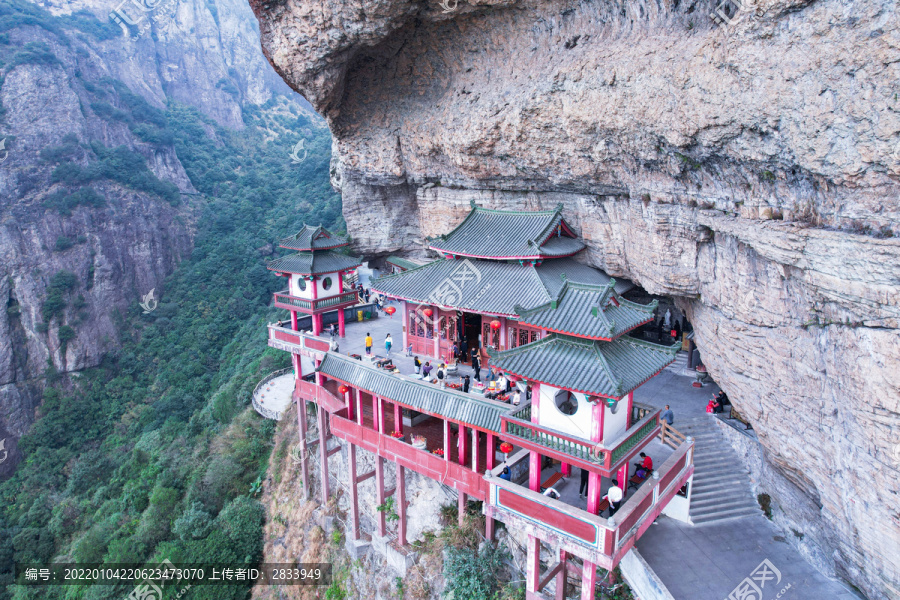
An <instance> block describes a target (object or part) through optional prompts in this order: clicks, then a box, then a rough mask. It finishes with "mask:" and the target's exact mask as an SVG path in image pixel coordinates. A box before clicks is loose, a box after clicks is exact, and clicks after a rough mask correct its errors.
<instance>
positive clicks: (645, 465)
mask: <svg viewBox="0 0 900 600" xmlns="http://www.w3.org/2000/svg"><path fill="white" fill-rule="evenodd" d="M641 459H642V460H641V462H636V463H634V468H635V470H636V471H637V470H639V469H643V470H644V471H646V472H647V473H649V472H650V471H652V470H653V459H652V458H650V457H649V456H647V455H646V454H645V453H644V452H641ZM643 478H644V476H643V475H642V476H641V479H643Z"/></svg>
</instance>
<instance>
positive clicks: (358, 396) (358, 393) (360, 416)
mask: <svg viewBox="0 0 900 600" xmlns="http://www.w3.org/2000/svg"><path fill="white" fill-rule="evenodd" d="M356 422H357V423H358V424H360V425H362V424H363V405H362V391H360V390H356Z"/></svg>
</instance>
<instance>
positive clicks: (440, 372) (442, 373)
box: [437, 363, 447, 387]
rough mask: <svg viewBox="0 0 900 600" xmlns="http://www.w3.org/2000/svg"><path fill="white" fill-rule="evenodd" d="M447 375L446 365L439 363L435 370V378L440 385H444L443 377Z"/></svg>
mask: <svg viewBox="0 0 900 600" xmlns="http://www.w3.org/2000/svg"><path fill="white" fill-rule="evenodd" d="M446 377H447V365H445V364H444V363H441V366H440V367H438V370H437V378H438V382H439V383H440V384H441V387H444V386H445V378H446Z"/></svg>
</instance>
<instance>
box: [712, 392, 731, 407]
mask: <svg viewBox="0 0 900 600" xmlns="http://www.w3.org/2000/svg"><path fill="white" fill-rule="evenodd" d="M713 398H715V400H716V401H718V403H719V404H721V405H722V406H725V405H726V404H731V400H729V399H728V394H726V393H725V392H723V391H722V390H719V393H718V394H715V395H714V396H713Z"/></svg>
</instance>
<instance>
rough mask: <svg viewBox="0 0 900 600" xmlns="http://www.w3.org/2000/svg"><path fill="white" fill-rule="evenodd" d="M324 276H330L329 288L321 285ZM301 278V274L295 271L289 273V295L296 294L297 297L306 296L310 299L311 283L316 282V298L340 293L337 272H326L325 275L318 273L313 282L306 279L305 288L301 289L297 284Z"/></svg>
mask: <svg viewBox="0 0 900 600" xmlns="http://www.w3.org/2000/svg"><path fill="white" fill-rule="evenodd" d="M326 277H330V278H331V287H330V288H329V289H327V290H326V289H325V288H324V287H323V286H322V283H323V282H324V281H325V278H326ZM301 278H302V275H297V274H296V273H292V274H291V295H292V296H297V297H298V298H306V299H312V297H313V295H312V290H313V286H312V284H313V283H315V284H316V288H317V289H316V291H317V292H318V296H317V297H318V298H328V297H329V296H337V295H338V294H340V293H341V286H340V279H339V278H338V274H337V273H327V274H325V275H318V276H317V278H316V281H315V282H312V281H307V282H306V289H305V290H303V291H301V290H300V286H299V285H298V282H299V280H300V279H301Z"/></svg>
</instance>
